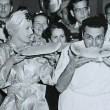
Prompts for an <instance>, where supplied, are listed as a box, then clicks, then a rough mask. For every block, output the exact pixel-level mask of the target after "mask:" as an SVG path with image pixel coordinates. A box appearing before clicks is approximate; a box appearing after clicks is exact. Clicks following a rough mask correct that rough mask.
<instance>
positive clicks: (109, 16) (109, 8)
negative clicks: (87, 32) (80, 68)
mask: <svg viewBox="0 0 110 110" xmlns="http://www.w3.org/2000/svg"><path fill="white" fill-rule="evenodd" d="M105 18H106V20H107V24H108V28H107V32H106V35H105V41H106V42H107V43H108V44H109V43H110V3H108V4H106V5H105Z"/></svg>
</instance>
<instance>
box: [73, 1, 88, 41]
mask: <svg viewBox="0 0 110 110" xmlns="http://www.w3.org/2000/svg"><path fill="white" fill-rule="evenodd" d="M71 4H72V6H73V10H72V12H73V16H74V17H75V19H76V23H75V24H73V25H72V26H71V28H72V31H71V32H72V33H73V40H74V39H75V41H78V40H82V38H81V36H80V35H79V33H80V32H79V31H80V26H81V25H82V21H83V20H85V19H86V18H88V17H89V15H90V7H89V1H88V0H71ZM76 33H78V34H76Z"/></svg>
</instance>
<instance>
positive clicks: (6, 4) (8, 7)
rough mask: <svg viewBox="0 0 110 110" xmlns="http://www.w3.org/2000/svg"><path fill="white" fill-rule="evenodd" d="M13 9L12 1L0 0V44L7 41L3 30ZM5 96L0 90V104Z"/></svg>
mask: <svg viewBox="0 0 110 110" xmlns="http://www.w3.org/2000/svg"><path fill="white" fill-rule="evenodd" d="M12 9H13V2H12V0H0V43H4V42H6V40H7V33H6V32H5V30H4V27H5V22H6V21H7V19H8V18H9V16H10V14H11V12H12ZM4 97H5V94H4V93H3V92H2V91H1V90H0V104H1V102H2V101H3V99H4Z"/></svg>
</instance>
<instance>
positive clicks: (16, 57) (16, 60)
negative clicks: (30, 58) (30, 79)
mask: <svg viewBox="0 0 110 110" xmlns="http://www.w3.org/2000/svg"><path fill="white" fill-rule="evenodd" d="M24 59H25V56H21V55H19V54H13V55H11V57H10V58H9V60H10V61H11V62H12V63H13V64H17V63H19V62H21V61H23V60H24Z"/></svg>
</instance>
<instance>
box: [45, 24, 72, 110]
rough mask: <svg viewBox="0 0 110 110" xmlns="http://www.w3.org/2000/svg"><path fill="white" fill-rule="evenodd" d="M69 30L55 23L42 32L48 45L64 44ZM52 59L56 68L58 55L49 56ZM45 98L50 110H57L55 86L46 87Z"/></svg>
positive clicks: (57, 93) (67, 38) (57, 94)
mask: <svg viewBox="0 0 110 110" xmlns="http://www.w3.org/2000/svg"><path fill="white" fill-rule="evenodd" d="M69 33H70V32H69V30H68V29H67V28H66V27H65V25H64V24H62V23H60V22H57V23H52V24H50V25H49V27H48V28H47V29H46V30H45V31H44V32H43V34H44V36H45V35H46V40H47V42H50V43H57V42H60V43H62V44H63V43H66V42H69V41H70V39H69V37H70V34H69ZM51 56H52V57H54V59H55V60H54V61H53V65H54V68H56V65H57V62H58V59H59V57H60V53H57V52H56V53H55V54H51ZM46 98H47V101H48V104H49V108H50V110H58V98H59V92H58V91H57V90H56V88H55V86H47V92H46Z"/></svg>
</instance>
